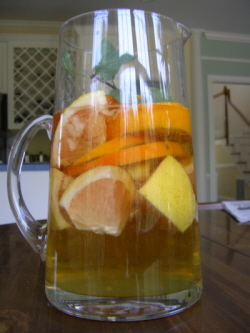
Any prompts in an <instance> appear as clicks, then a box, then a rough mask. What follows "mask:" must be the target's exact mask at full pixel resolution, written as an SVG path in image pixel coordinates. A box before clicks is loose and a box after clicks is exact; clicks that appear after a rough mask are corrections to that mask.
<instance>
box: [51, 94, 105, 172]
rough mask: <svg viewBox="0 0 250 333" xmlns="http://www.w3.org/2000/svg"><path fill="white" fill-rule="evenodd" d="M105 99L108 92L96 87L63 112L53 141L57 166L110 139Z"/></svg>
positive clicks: (64, 164)
mask: <svg viewBox="0 0 250 333" xmlns="http://www.w3.org/2000/svg"><path fill="white" fill-rule="evenodd" d="M105 103H106V97H105V92H104V91H96V92H93V93H89V94H86V95H83V96H81V97H79V98H78V99H77V100H75V101H74V102H73V103H72V104H71V105H70V106H69V107H68V108H66V109H65V110H64V111H63V112H62V114H61V117H60V120H59V123H58V125H57V127H56V130H55V134H54V138H53V144H52V151H51V163H52V166H53V167H57V168H62V167H66V166H68V165H70V164H72V163H73V162H74V161H75V160H76V159H78V158H80V157H81V156H82V155H83V154H84V153H86V152H88V151H89V150H91V149H93V148H95V147H96V146H98V145H100V144H102V143H103V142H105V141H106V122H105V119H104V115H103V114H102V113H101V111H102V109H103V108H104V107H105Z"/></svg>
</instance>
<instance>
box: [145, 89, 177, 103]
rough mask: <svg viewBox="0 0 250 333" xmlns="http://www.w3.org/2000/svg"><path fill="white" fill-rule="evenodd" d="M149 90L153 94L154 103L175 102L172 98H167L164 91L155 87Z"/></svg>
mask: <svg viewBox="0 0 250 333" xmlns="http://www.w3.org/2000/svg"><path fill="white" fill-rule="evenodd" d="M149 90H150V92H151V96H152V100H153V103H162V102H173V99H172V97H171V96H165V95H164V94H163V91H162V90H160V89H158V88H154V87H151V88H149Z"/></svg>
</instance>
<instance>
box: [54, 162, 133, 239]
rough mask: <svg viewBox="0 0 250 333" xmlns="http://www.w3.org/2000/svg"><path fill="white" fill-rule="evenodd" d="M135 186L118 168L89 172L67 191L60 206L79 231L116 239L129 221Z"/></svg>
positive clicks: (108, 167) (102, 168) (109, 167)
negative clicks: (105, 235)
mask: <svg viewBox="0 0 250 333" xmlns="http://www.w3.org/2000/svg"><path fill="white" fill-rule="evenodd" d="M134 194H135V188H134V183H133V181H132V180H131V178H130V176H129V175H128V173H127V172H126V171H125V170H123V169H122V168H120V167H116V166H105V167H99V168H96V169H92V170H90V171H88V172H86V173H84V174H82V175H81V176H79V177H77V178H76V179H75V180H74V181H73V182H72V183H71V184H70V185H69V186H68V187H67V189H66V191H65V192H64V194H63V196H62V198H61V200H60V205H61V206H62V207H63V208H64V209H65V210H66V212H67V213H68V215H69V217H70V219H71V221H72V223H73V224H74V225H75V227H76V228H78V229H81V230H91V231H94V232H95V233H100V234H104V233H106V234H110V235H114V236H118V235H119V234H120V233H121V232H122V230H123V228H124V226H125V224H126V222H127V221H128V219H129V218H130V206H131V203H132V200H133V197H134Z"/></svg>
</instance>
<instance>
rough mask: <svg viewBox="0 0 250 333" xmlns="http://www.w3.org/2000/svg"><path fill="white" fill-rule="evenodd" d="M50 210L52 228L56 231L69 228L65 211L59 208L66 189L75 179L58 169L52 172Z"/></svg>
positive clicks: (52, 169)
mask: <svg viewBox="0 0 250 333" xmlns="http://www.w3.org/2000/svg"><path fill="white" fill-rule="evenodd" d="M50 179H51V184H50V209H51V213H52V216H53V218H52V221H51V223H52V227H53V228H54V229H56V230H62V229H66V228H69V227H70V226H71V224H70V223H68V221H67V220H66V219H67V218H66V216H65V214H64V212H63V210H62V209H61V208H60V206H59V201H60V199H61V197H62V194H63V192H64V190H65V189H66V187H67V186H68V185H69V184H70V183H71V182H72V180H73V178H72V177H70V176H67V175H65V174H64V173H63V172H61V171H60V170H58V169H55V168H51V170H50Z"/></svg>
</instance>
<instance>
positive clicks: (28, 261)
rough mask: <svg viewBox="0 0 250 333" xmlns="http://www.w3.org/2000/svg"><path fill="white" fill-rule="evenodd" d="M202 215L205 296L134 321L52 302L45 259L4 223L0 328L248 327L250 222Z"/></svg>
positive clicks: (222, 332) (218, 331) (217, 213)
mask: <svg viewBox="0 0 250 333" xmlns="http://www.w3.org/2000/svg"><path fill="white" fill-rule="evenodd" d="M203 208H204V207H203ZM199 215H200V227H201V250H202V266H203V287H204V289H203V293H202V297H201V300H200V301H198V302H197V303H196V304H195V305H194V306H193V307H191V308H190V309H188V310H186V311H184V312H182V313H180V314H177V315H174V316H170V317H166V318H163V319H155V320H150V321H140V322H130V323H112V322H99V321H91V320H84V319H79V318H75V317H71V316H69V315H66V314H64V313H61V312H60V311H58V310H57V309H55V308H53V307H52V306H51V305H50V304H49V303H48V301H47V299H46V297H45V294H44V264H43V263H42V262H41V260H40V258H39V257H38V255H37V254H36V253H34V252H33V250H32V249H31V248H30V247H29V245H28V244H27V243H26V241H25V240H24V238H23V237H22V235H21V234H20V232H19V230H18V228H17V226H16V225H15V224H10V225H2V226H0V333H7V332H8V333H10V332H11V333H17V332H18V333H27V332H31V333H42V332H45V333H49V332H55V333H64V332H65V333H66V332H67V333H68V332H72V333H78V332H81V333H82V332H91V333H92V332H93V333H95V332H98V333H102V332H105V333H106V332H109V333H115V332H119V333H120V332H121V333H140V332H147V333H149V332H150V333H151V332H159V333H162V332H170V333H177V332H178V333H204V332H208V333H211V332H212V333H226V332H230V333H231V332H232V333H237V332H239V333H247V332H250V225H247V224H238V223H237V222H236V221H235V220H234V219H233V218H232V217H230V215H229V214H227V213H226V212H224V211H222V210H201V211H200V212H199Z"/></svg>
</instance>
